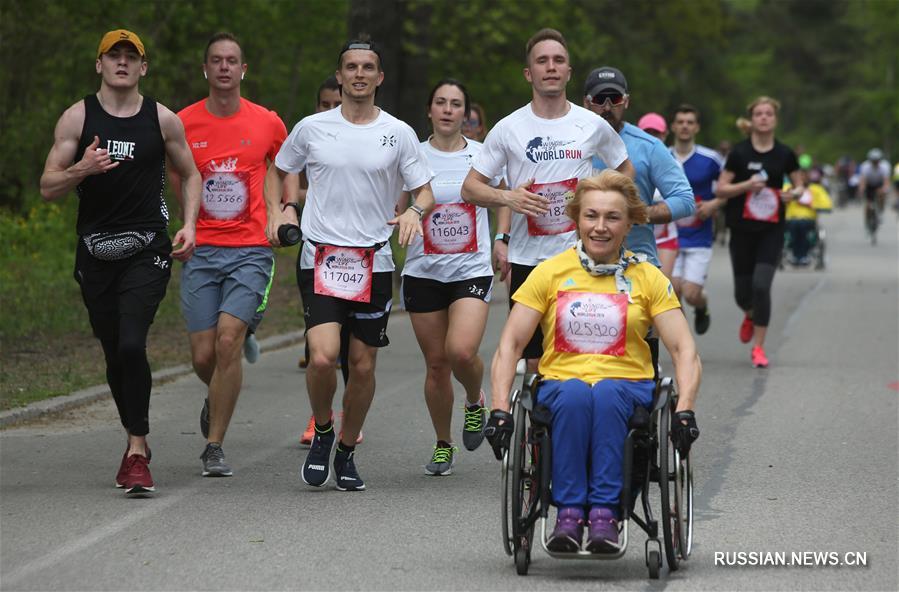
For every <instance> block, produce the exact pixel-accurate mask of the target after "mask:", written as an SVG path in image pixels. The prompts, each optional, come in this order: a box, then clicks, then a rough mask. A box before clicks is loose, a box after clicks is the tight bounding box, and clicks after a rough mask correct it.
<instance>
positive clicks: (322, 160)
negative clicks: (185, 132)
mask: <svg viewBox="0 0 899 592" xmlns="http://www.w3.org/2000/svg"><path fill="white" fill-rule="evenodd" d="M275 165H276V166H277V167H278V168H279V169H281V170H282V171H287V172H289V173H298V172H300V171H301V170H303V168H304V167H305V169H306V177H307V178H308V179H309V191H308V193H307V194H306V205H305V206H304V208H303V220H302V223H301V227H302V230H303V237H304V238H305V239H309V240H313V241H315V242H317V243H323V244H328V245H338V246H345V247H370V246H372V245H375V244H378V243H381V242H386V241H388V240H389V239H390V235H391V234H393V230H394V227H393V226H388V225H387V221H388V220H391V219H393V218H394V217H395V216H396V213H395V211H394V208H395V207H396V203H397V201H399V198H400V194H401V192H402V190H403V186H404V185H405V186H406V187H410V188H412V189H417V188H419V187H421V186H422V185H424V184H426V183H427V182H428V181H430V180H431V178H432V177H433V176H434V174H433V173H432V172H431V169H430V168H429V167H428V163H427V159H425V157H424V155H423V154H422V152H421V148H420V146H419V143H418V138H416V137H415V132H414V131H412V128H411V127H409V126H408V125H406V124H405V123H403V122H402V121H400V120H399V119H397V118H396V117H393V116H392V115H390V114H389V113H387V112H386V111H383V110H382V111H381V112H380V113H379V114H378V117H377V118H376V119H375V120H374V121H372V122H370V123H366V124H364V125H356V124H353V123H350V122H349V121H347V120H346V119H344V117H343V115H342V114H341V112H340V109H332V110H330V111H324V112H322V113H316V114H315V115H310V116H309V117H305V118H303V119H302V120H300V122H299V123H298V124H297V125H296V126H295V127H294V128H293V131H291V132H290V135H289V136H288V137H287V140H285V141H284V145H283V146H281V150H280V151H279V152H278V155H277V156H276V157H275ZM313 253H314V249H313V248H312V246H311V245H310V244H309V243H308V241H304V242H303V255H302V257H301V259H300V267H301V268H302V269H312V267H313ZM393 269H394V266H393V256H392V254H391V251H390V244H389V243H387V244H386V245H384V247H382V248H381V249H380V250H378V252H377V254H376V255H375V266H374V270H373V271H375V272H379V271H393Z"/></svg>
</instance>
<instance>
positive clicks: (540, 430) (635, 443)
mask: <svg viewBox="0 0 899 592" xmlns="http://www.w3.org/2000/svg"><path fill="white" fill-rule="evenodd" d="M538 385H539V376H538V375H536V374H529V375H527V376H525V377H524V380H523V383H522V388H520V389H516V390H515V391H513V393H512V397H511V414H512V418H513V423H514V426H513V428H514V432H513V435H512V438H511V441H510V445H509V450H508V451H506V453H505V454H504V456H503V460H502V494H503V498H502V535H503V546H504V548H505V551H506V554H507V555H509V556H511V557H513V558H514V561H515V568H516V571H517V572H518V575H527V573H528V567H529V566H530V563H531V558H532V552H533V550H534V548H535V547H536V546H537V545H538V544H539V546H541V547H543V550H544V551H545V552H546V553H547V554H549V555H550V556H551V557H555V558H559V559H596V560H609V559H619V558H621V557H623V556H624V555H625V553H626V552H627V547H628V534H629V527H630V523H631V522H634V523H635V524H636V525H638V526H639V527H640V528H641V529H642V530H643V531H644V532H646V534H647V537H648V538H647V540H646V543H645V549H644V550H645V561H646V567H647V568H648V570H649V577H650V579H658V577H659V572H660V569H661V566H662V548H663V547H664V550H665V557H666V559H667V563H668V568H669V570H670V571H675V570H677V569H678V567H679V565H680V563H681V562H682V561H685V560H686V559H687V558H688V557H689V556H690V553H691V551H692V549H693V468H692V465H691V464H690V455H689V454H687V456H686V457H682V456H681V455H680V453H679V452H678V451H677V450H676V449H675V448H674V446H673V445H672V444H671V441H670V440H669V437H668V434H669V430H670V427H671V417H672V415H673V413H674V410H675V408H676V404H677V392H676V391H675V387H674V381H673V380H672V379H671V378H668V377H666V378H662V379H661V380H657V382H656V389H655V392H654V393H653V404H652V409H651V411H649V412H647V411H646V410H645V409H643V408H642V407H640V408H638V409H637V412H635V414H634V416H633V417H632V418H631V420H630V423H629V429H628V435H627V439H626V441H625V446H624V465H623V468H624V479H623V486H622V491H621V498H620V516H621V517H622V519H621V520H620V521H619V523H618V530H619V533H618V534H619V539H618V540H619V543H618V550H617V551H616V552H614V553H590V552H588V551H586V550H583V549H581V550H578V551H576V552H569V553H559V552H554V551H551V550H549V549H548V548H547V543H548V541H549V537H550V536H551V534H552V525H550V522H551V520H550V516H549V510H550V506H551V502H552V483H551V482H550V477H551V475H552V440H551V421H552V417H551V415H550V411H549V409H548V408H546V407H544V406H542V405H539V404H537V403H536V392H537V387H538ZM641 410H642V413H641ZM653 483H657V484H658V488H659V492H660V498H661V499H660V508H661V514H662V515H661V522H662V524H661V526H662V528H661V531H662V537H661V541H660V540H659V522H658V520H656V518H655V517H654V516H653V511H652V507H651V503H650V495H651V491H652V490H653ZM638 498H639V499H640V501H641V504H640V506H641V507H640V508H639V509H638V508H636V502H637V500H638ZM538 522H539V524H540V525H539V528H537V523H538ZM535 535H536V536H537V540H538V541H539V543H535V541H534V538H535Z"/></svg>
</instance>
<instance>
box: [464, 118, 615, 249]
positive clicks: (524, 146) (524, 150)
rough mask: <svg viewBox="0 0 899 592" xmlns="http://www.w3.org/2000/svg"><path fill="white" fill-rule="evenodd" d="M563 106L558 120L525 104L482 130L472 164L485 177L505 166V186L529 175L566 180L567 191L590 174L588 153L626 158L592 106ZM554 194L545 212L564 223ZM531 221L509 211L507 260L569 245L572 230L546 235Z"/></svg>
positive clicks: (612, 160)
mask: <svg viewBox="0 0 899 592" xmlns="http://www.w3.org/2000/svg"><path fill="white" fill-rule="evenodd" d="M568 105H569V106H570V109H569V111H568V113H566V114H565V116H564V117H560V118H558V119H543V118H542V117H537V116H536V115H534V111H533V109H532V108H531V104H530V103H528V104H527V105H525V106H524V107H522V108H521V109H518V110H517V111H514V112H513V113H511V114H510V115H508V116H506V117H504V118H503V119H502V120H500V121H499V123H497V124H496V125H495V126H494V127H493V129H492V130H490V133H489V134H487V138H486V139H485V140H484V149H483V150H481V153H480V154H479V155H478V156H477V158H475V160H474V162H473V163H472V167H473V168H474V169H475V170H476V171H478V172H479V173H481V174H482V175H484V176H486V177H491V178H493V177H497V176H499V175H501V174H502V172H503V167H506V171H507V176H506V179H507V180H508V182H509V188H511V189H514V188H516V187H518V186H520V185H522V184H523V183H526V182H527V181H528V180H529V179H534V180H535V183H537V184H556V183H558V184H560V185H559V186H558V187H562V185H561V184H562V182H565V181H567V182H568V184H567V188H568V189H569V190H570V191H573V185H574V184H575V183H576V182H577V181H578V180H580V179H585V178H587V177H590V176H592V175H593V160H592V159H593V156H594V155H596V156H599V157H600V158H602V159H603V161H604V162H606V163H609V165H610V166H611V167H612V168H618V167H619V166H621V163H622V162H624V161H625V159H627V149H626V148H625V147H624V142H623V141H622V140H621V137H620V136H619V135H618V134H617V133H616V132H615V130H614V129H612V126H610V125H609V124H608V123H607V122H606V120H605V119H603V118H602V117H600V116H599V115H597V114H595V113H593V112H592V111H589V110H587V109H584V108H583V107H578V106H577V105H575V104H574V103H571V102H569V103H568ZM563 191H564V190H563ZM558 197H559V199H558V200H557V203H556V204H555V205H554V207H553V208H551V211H550V213H549V216H553V217H554V218H555V220H556V222H557V224H556V228H559V227H560V226H559V225H558V223H560V222H561V223H565V222H568V221H567V219H565V218H564V207H563V206H564V199H562V196H561V195H559V196H558ZM540 218H546V216H541V217H540ZM529 219H530V221H531V224H529V223H528V221H529ZM536 221H537V219H535V218H533V217H528V216H525V215H524V214H519V213H517V212H512V232H511V233H510V234H511V239H510V241H509V261H510V262H511V263H516V264H519V265H528V266H535V265H537V264H538V263H540V262H541V261H544V260H546V259H549V258H550V257H553V256H555V255H557V254H559V253H561V252H562V251H564V250H565V249H566V248H568V247H570V246H571V245H573V244H574V242H575V232H574V230H567V231H563V232H561V233H558V234H552V233H551V232H553V230H545V229H544V230H539V229H537V228H536V224H535V222H536Z"/></svg>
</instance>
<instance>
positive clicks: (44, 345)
mask: <svg viewBox="0 0 899 592" xmlns="http://www.w3.org/2000/svg"><path fill="white" fill-rule="evenodd" d="M75 207H76V203H75V200H69V201H68V203H66V202H63V203H62V204H41V205H39V206H36V207H35V208H34V209H32V211H31V212H30V213H29V215H28V216H27V217H24V218H23V217H13V216H10V215H9V214H6V213H2V214H0V244H3V245H4V248H3V249H2V250H0V410H6V409H10V408H13V407H18V406H22V405H26V404H28V403H31V402H33V401H38V400H42V399H46V398H50V397H54V396H58V395H65V394H69V393H71V392H72V391H76V390H78V389H81V388H86V387H88V386H93V385H97V384H103V383H105V382H106V377H105V362H104V359H103V350H102V349H101V347H100V343H99V342H98V341H97V340H96V339H95V338H94V337H93V335H92V333H91V329H90V324H89V322H88V318H87V311H86V310H85V308H84V304H83V302H82V300H81V293H80V291H79V289H78V284H77V283H76V282H75V280H74V278H73V275H72V272H73V267H74V261H75V256H74V253H75V244H76V240H77V237H76V236H75V233H74V228H75V217H76V212H75ZM170 211H171V210H170ZM177 228H180V223H179V222H178V221H177V220H173V221H172V223H171V224H170V229H171V230H172V232H174V230H175V229H177ZM296 253H297V247H293V248H290V249H279V250H278V251H277V254H276V263H275V265H276V273H275V280H274V281H273V283H272V290H271V294H270V296H269V304H268V310H267V312H266V315H265V319H264V320H263V322H262V324H261V325H260V327H259V331H258V333H257V336H258V338H259V339H265V338H266V337H268V336H271V335H277V334H282V333H287V332H290V331H296V330H299V329H302V327H303V315H302V310H301V309H300V306H299V295H298V292H297V287H296V278H295V273H294V265H295V262H296ZM180 280H181V272H180V265H179V264H176V266H175V269H174V270H173V273H172V280H171V282H170V283H169V286H168V292H167V293H166V297H165V299H164V300H163V302H162V304H161V305H160V307H159V312H158V313H157V315H156V320H155V322H154V323H153V326H152V327H151V329H150V336H149V339H148V351H147V354H148V357H149V359H150V366H151V368H152V369H153V370H158V369H160V368H166V367H170V366H175V365H179V364H189V363H190V346H189V343H188V339H187V332H186V330H185V327H184V321H183V319H182V317H181V310H180V304H179V286H180Z"/></svg>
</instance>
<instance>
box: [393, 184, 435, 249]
mask: <svg viewBox="0 0 899 592" xmlns="http://www.w3.org/2000/svg"><path fill="white" fill-rule="evenodd" d="M410 193H411V194H412V205H410V206H409V207H408V208H406V210H405V211H403V212H400V213H399V214H398V215H397V216H395V217H394V218H393V219H391V220H388V221H387V224H389V225H391V226H396V227H397V228H398V229H399V233H398V235H397V242H398V243H399V245H400V246H401V247H407V246H409V244H410V243H411V242H412V239H413V238H415V235H416V234H417V235H418V236H422V235H423V234H424V230H423V229H422V226H421V219H422V218H424V217H425V215H427V214H429V213H430V212H431V210H433V209H434V203H435V201H434V193H433V192H432V191H431V184H430V183H425V184H424V185H422V186H421V187H418V188H417V189H413V190H412V191H411V192H410Z"/></svg>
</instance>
